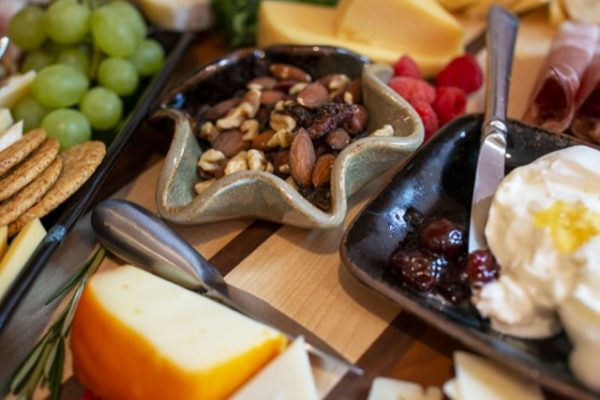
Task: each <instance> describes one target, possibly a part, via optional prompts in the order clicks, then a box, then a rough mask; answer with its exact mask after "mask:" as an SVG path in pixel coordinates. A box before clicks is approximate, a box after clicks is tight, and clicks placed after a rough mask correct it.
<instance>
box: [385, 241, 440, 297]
mask: <svg viewBox="0 0 600 400" xmlns="http://www.w3.org/2000/svg"><path fill="white" fill-rule="evenodd" d="M441 261H442V260H440V259H439V258H435V257H433V256H431V255H429V254H425V253H423V252H421V251H420V250H418V249H408V250H405V249H400V250H398V251H396V252H395V253H394V254H392V257H391V259H390V266H391V268H392V270H393V271H394V272H395V274H396V275H397V276H398V278H399V279H400V280H401V281H402V282H404V283H406V284H407V285H409V286H411V287H413V288H415V289H417V290H419V291H422V292H426V291H429V290H431V289H432V288H433V287H434V285H435V284H436V282H437V281H438V279H439V277H440V275H441V272H442V269H443V262H441Z"/></svg>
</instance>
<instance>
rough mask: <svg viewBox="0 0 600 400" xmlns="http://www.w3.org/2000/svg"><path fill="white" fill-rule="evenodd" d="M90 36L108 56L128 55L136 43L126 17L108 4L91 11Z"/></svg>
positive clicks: (133, 32) (131, 52) (136, 40)
mask: <svg viewBox="0 0 600 400" xmlns="http://www.w3.org/2000/svg"><path fill="white" fill-rule="evenodd" d="M92 37H93V39H94V43H96V45H97V46H98V47H99V48H100V50H102V51H103V52H105V53H106V54H108V55H109V56H110V57H129V56H130V55H131V54H133V52H134V51H135V49H136V47H137V45H138V37H137V36H136V34H135V31H134V29H133V27H132V26H131V25H130V24H129V23H128V20H127V18H125V17H123V15H122V14H121V13H119V12H117V10H115V9H113V8H110V7H108V6H104V7H100V8H98V9H96V10H94V12H93V13H92Z"/></svg>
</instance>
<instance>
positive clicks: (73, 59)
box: [56, 47, 90, 74]
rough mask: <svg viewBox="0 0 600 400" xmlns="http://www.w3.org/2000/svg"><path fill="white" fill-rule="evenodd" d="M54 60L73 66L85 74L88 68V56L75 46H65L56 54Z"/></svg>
mask: <svg viewBox="0 0 600 400" xmlns="http://www.w3.org/2000/svg"><path fill="white" fill-rule="evenodd" d="M56 62H57V63H58V64H65V65H70V66H72V67H75V68H77V69H79V70H80V71H82V72H83V73H85V74H87V72H88V70H89V68H90V57H89V56H88V55H87V54H86V53H84V52H83V51H81V50H80V49H78V48H77V47H67V48H65V49H64V50H63V51H61V52H60V54H59V55H58V58H57V59H56Z"/></svg>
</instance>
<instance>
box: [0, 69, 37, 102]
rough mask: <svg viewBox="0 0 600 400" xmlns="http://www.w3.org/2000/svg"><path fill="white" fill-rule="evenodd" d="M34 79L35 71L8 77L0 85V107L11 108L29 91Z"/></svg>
mask: <svg viewBox="0 0 600 400" xmlns="http://www.w3.org/2000/svg"><path fill="white" fill-rule="evenodd" d="M34 79H35V71H29V72H27V73H25V74H23V75H15V76H12V77H10V78H8V79H7V80H6V81H5V82H4V84H3V85H2V86H0V108H12V107H13V106H14V105H15V104H17V102H18V101H19V100H21V99H22V98H23V97H25V96H27V95H28V94H29V92H30V91H31V85H32V84H33V80H34Z"/></svg>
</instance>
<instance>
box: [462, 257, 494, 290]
mask: <svg viewBox="0 0 600 400" xmlns="http://www.w3.org/2000/svg"><path fill="white" fill-rule="evenodd" d="M467 273H468V274H469V281H470V283H471V286H473V287H481V286H483V285H484V284H485V283H488V282H490V281H493V280H495V279H498V275H499V273H500V266H499V265H498V263H497V262H496V259H495V258H494V255H493V254H492V253H491V252H490V251H489V250H477V251H474V252H472V253H471V254H469V257H468V259H467Z"/></svg>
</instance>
